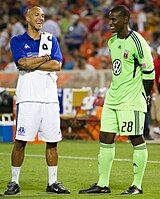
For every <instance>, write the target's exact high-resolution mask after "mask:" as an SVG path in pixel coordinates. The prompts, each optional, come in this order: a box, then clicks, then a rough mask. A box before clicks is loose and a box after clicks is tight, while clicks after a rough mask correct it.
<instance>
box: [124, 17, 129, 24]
mask: <svg viewBox="0 0 160 199" xmlns="http://www.w3.org/2000/svg"><path fill="white" fill-rule="evenodd" d="M128 22H129V18H128V17H127V16H125V17H124V23H125V24H126V23H128Z"/></svg>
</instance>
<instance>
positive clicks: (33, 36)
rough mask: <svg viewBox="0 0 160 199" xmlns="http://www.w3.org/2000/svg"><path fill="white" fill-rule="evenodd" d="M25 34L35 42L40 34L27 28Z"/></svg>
mask: <svg viewBox="0 0 160 199" xmlns="http://www.w3.org/2000/svg"><path fill="white" fill-rule="evenodd" d="M27 33H28V35H29V36H30V37H31V38H33V39H35V40H36V39H39V38H40V33H39V32H38V31H37V30H33V29H30V28H28V31H27Z"/></svg>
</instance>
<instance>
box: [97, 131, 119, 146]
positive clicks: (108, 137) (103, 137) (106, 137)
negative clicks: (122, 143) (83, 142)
mask: <svg viewBox="0 0 160 199" xmlns="http://www.w3.org/2000/svg"><path fill="white" fill-rule="evenodd" d="M115 135H116V134H115V133H106V132H102V131H101V132H100V135H99V140H100V142H101V143H104V144H113V143H114V139H115Z"/></svg>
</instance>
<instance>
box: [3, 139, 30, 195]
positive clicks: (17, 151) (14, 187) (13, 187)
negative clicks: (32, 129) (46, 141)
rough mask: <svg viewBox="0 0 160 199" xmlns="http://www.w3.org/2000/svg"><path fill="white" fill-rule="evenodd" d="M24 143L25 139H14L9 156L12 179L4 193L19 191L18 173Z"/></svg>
mask: <svg viewBox="0 0 160 199" xmlns="http://www.w3.org/2000/svg"><path fill="white" fill-rule="evenodd" d="M26 143H27V142H26V141H21V140H16V141H15V144H14V147H13V150H12V156H11V162H12V180H11V182H9V183H8V185H7V187H8V189H7V190H6V191H5V192H4V194H5V195H15V194H17V193H19V192H20V186H19V174H20V170H21V165H22V163H23V160H24V149H25V146H26Z"/></svg>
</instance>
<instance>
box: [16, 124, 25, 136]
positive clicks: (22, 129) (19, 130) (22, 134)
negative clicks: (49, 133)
mask: <svg viewBox="0 0 160 199" xmlns="http://www.w3.org/2000/svg"><path fill="white" fill-rule="evenodd" d="M18 135H21V136H24V135H25V128H24V127H22V126H21V127H19V129H18Z"/></svg>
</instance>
